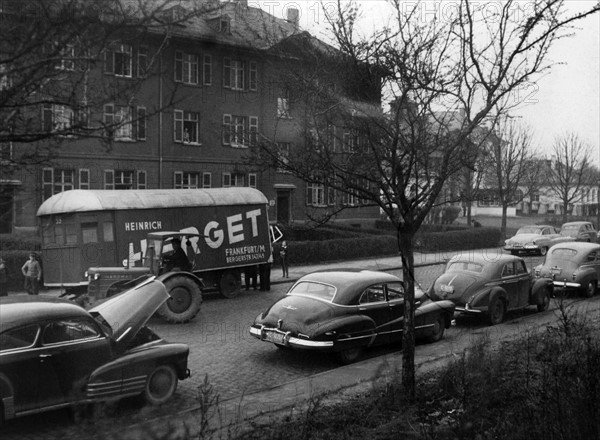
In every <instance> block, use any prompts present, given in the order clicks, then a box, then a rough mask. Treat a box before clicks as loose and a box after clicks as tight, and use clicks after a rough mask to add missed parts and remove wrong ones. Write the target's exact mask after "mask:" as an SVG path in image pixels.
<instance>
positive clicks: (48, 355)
mask: <svg viewBox="0 0 600 440" xmlns="http://www.w3.org/2000/svg"><path fill="white" fill-rule="evenodd" d="M51 357H52V355H51V354H40V356H39V358H40V359H41V360H44V359H48V358H51Z"/></svg>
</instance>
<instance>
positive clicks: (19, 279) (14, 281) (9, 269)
mask: <svg viewBox="0 0 600 440" xmlns="http://www.w3.org/2000/svg"><path fill="white" fill-rule="evenodd" d="M29 252H30V251H18V250H10V251H5V250H4V248H2V254H1V256H2V258H3V259H4V265H5V267H6V278H7V280H8V290H23V281H24V279H23V274H22V273H21V267H23V264H25V262H26V261H27V260H28V259H29Z"/></svg>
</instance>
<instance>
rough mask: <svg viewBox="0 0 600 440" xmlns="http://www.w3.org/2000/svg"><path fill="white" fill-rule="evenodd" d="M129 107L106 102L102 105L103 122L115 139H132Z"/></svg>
mask: <svg viewBox="0 0 600 440" xmlns="http://www.w3.org/2000/svg"><path fill="white" fill-rule="evenodd" d="M131 121H132V116H131V109H130V108H129V107H126V106H120V105H114V104H106V105H105V106H104V124H105V127H106V129H107V130H108V132H109V133H112V135H113V136H114V138H115V139H121V140H130V139H133V126H132V123H131Z"/></svg>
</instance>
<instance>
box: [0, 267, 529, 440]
mask: <svg viewBox="0 0 600 440" xmlns="http://www.w3.org/2000/svg"><path fill="white" fill-rule="evenodd" d="M528 261H529V264H528V265H530V266H531V265H534V264H537V263H536V261H537V260H535V259H528ZM443 269H444V266H443V265H442V264H428V265H424V266H421V267H417V269H416V273H415V276H416V279H417V281H418V282H419V283H420V284H421V285H422V286H423V287H424V288H427V287H429V286H430V285H431V283H432V282H433V281H434V279H435V278H436V277H437V276H438V275H439V274H441V273H442V272H443ZM391 272H392V273H395V274H397V275H400V276H401V272H400V270H398V269H396V270H392V271H391ZM292 274H293V273H292ZM289 286H290V282H284V283H280V284H276V285H273V286H272V290H271V291H269V292H261V291H254V290H249V291H243V292H242V294H241V295H240V296H239V297H237V298H235V299H225V298H222V297H220V296H216V295H215V296H209V297H207V298H205V301H204V303H203V305H202V309H201V312H200V314H199V315H198V316H197V317H196V318H195V319H194V320H193V321H192V322H190V323H188V324H183V325H169V324H165V323H163V322H162V321H160V320H159V319H155V318H153V319H152V320H151V321H150V323H149V325H150V327H151V328H152V329H153V330H155V331H156V332H157V333H158V334H159V335H160V336H162V337H163V338H165V339H166V340H168V341H173V342H183V343H186V344H188V345H189V346H190V357H189V368H190V369H191V370H192V377H191V378H190V379H187V380H185V381H182V382H180V384H179V389H178V392H177V395H176V396H175V398H174V399H172V400H171V401H170V402H169V403H168V404H166V405H165V406H162V407H160V408H156V407H145V406H143V405H142V403H141V402H140V401H139V399H129V400H124V401H120V402H117V403H115V404H113V405H110V406H107V407H106V408H104V412H103V414H102V415H103V417H101V418H100V419H98V418H97V417H86V418H84V420H83V422H81V423H73V421H72V420H70V419H69V418H68V414H69V413H68V412H67V411H65V412H64V413H63V412H60V411H54V412H49V413H44V414H41V415H38V416H31V417H25V418H22V419H17V420H11V421H9V422H8V423H7V424H6V425H5V426H4V427H3V428H0V429H2V431H0V434H1V437H2V438H3V439H5V440H7V439H53V438H57V439H58V438H61V439H66V438H73V439H75V438H83V437H82V436H85V437H91V436H92V435H91V434H97V433H98V432H102V430H103V429H109V428H110V429H114V427H115V426H116V425H121V424H122V425H126V424H131V423H134V422H136V421H141V420H147V419H148V418H152V417H155V416H156V417H158V416H159V415H164V414H166V413H167V414H170V413H176V412H177V411H179V410H181V409H183V408H187V407H190V406H193V405H197V404H198V401H197V394H198V389H199V387H200V386H202V385H203V383H204V381H205V378H207V379H208V383H209V384H210V385H211V386H212V387H213V389H214V392H215V393H216V394H218V395H219V397H220V399H221V400H226V399H232V398H236V397H241V396H243V395H246V394H249V393H252V392H256V391H259V390H264V389H267V388H271V387H274V386H277V385H280V384H283V383H286V382H290V381H294V380H296V379H298V378H302V377H307V376H311V375H314V374H317V373H320V372H323V371H326V370H330V369H334V368H336V367H338V364H337V363H336V361H335V360H334V359H333V358H332V357H331V356H328V355H319V354H318V353H310V352H308V353H306V352H295V351H286V350H279V349H277V348H276V347H274V346H273V345H271V344H266V343H264V342H261V341H258V340H256V339H254V338H252V337H251V336H250V335H249V334H248V328H249V326H250V325H251V324H252V322H253V321H254V318H255V317H256V316H257V315H258V314H259V313H261V312H262V311H263V310H265V309H266V308H267V307H268V306H269V305H270V304H271V303H272V302H274V301H275V300H276V299H278V298H279V297H281V296H282V295H284V294H285V292H286V290H287V288H289ZM476 328H477V327H474V328H471V329H472V330H476ZM461 331H464V329H463V330H461V329H457V328H451V329H449V330H448V332H447V334H446V338H450V339H452V338H453V337H455V333H458V332H461ZM417 350H419V347H417ZM392 351H394V348H389V347H388V348H377V349H373V350H370V351H368V352H367V353H366V356H379V355H381V354H386V353H390V352H392ZM92 420H95V421H96V425H95V426H93V427H92V426H91V425H90V423H91V421H92Z"/></svg>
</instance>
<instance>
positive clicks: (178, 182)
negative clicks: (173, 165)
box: [174, 171, 198, 189]
mask: <svg viewBox="0 0 600 440" xmlns="http://www.w3.org/2000/svg"><path fill="white" fill-rule="evenodd" d="M174 180H175V182H174V183H175V184H174V188H175V189H190V188H198V173H187V172H184V171H175V176H174Z"/></svg>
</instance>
